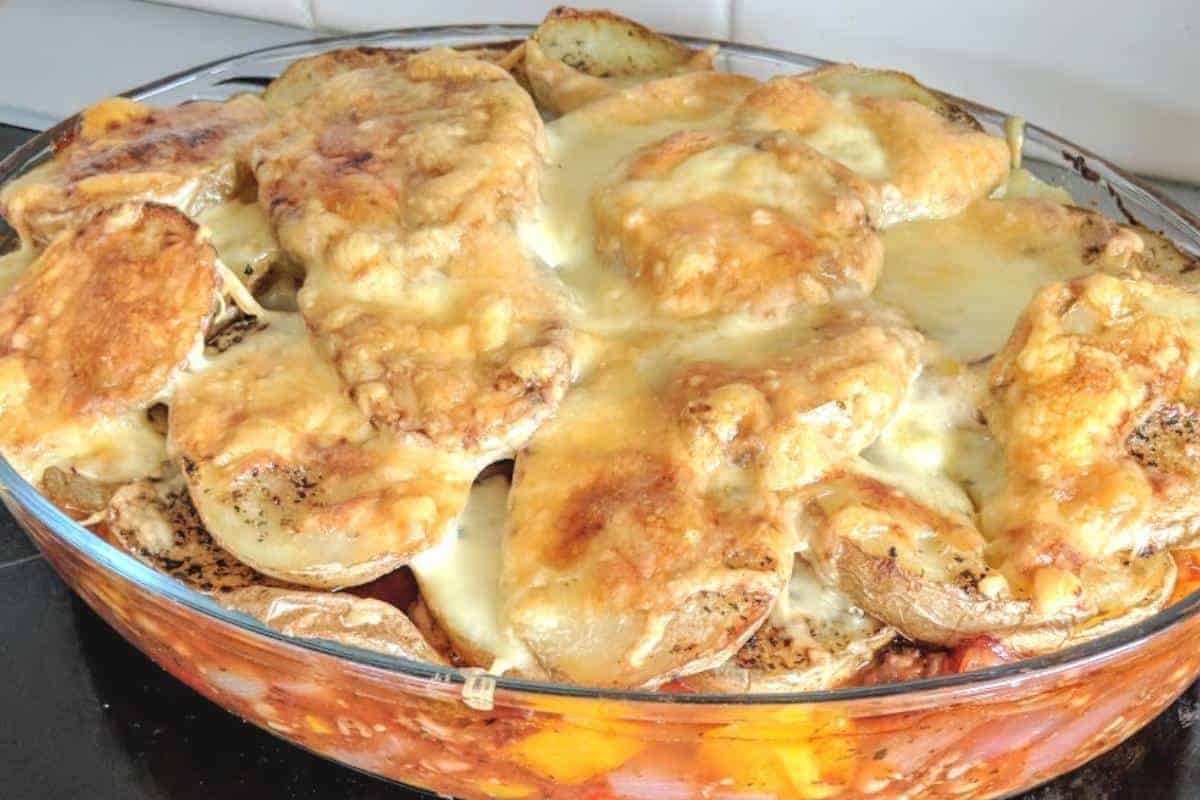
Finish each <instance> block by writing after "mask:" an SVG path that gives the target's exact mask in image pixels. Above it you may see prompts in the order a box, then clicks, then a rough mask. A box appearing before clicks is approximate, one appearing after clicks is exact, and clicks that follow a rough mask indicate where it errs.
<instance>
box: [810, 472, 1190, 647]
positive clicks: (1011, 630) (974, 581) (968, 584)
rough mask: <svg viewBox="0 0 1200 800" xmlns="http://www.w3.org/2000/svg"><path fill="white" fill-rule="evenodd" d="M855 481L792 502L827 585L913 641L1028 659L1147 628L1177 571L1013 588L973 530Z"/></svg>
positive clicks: (1129, 566) (1168, 563) (1136, 569)
mask: <svg viewBox="0 0 1200 800" xmlns="http://www.w3.org/2000/svg"><path fill="white" fill-rule="evenodd" d="M855 470H857V471H851V470H847V471H844V472H841V473H839V474H835V475H832V476H830V477H829V478H827V479H826V480H823V481H821V482H819V483H817V484H815V485H814V486H812V487H809V488H808V489H806V490H805V491H804V492H801V493H798V494H797V495H796V496H795V497H794V498H793V502H794V503H795V505H794V506H793V508H794V509H795V510H796V520H797V526H798V529H799V531H798V532H799V535H800V536H801V538H805V537H807V538H808V539H809V542H810V546H811V548H812V550H811V552H812V554H813V559H814V563H815V564H817V567H818V569H819V570H820V571H821V572H822V573H823V574H824V575H825V576H827V578H828V579H829V580H831V581H832V582H833V583H835V584H836V585H837V586H838V587H839V588H840V589H841V590H842V591H844V592H845V593H846V594H847V596H848V597H850V598H851V599H852V600H853V602H854V603H856V604H857V605H859V606H860V607H862V608H863V609H864V610H865V611H866V612H867V613H869V614H871V615H872V616H875V617H877V618H878V619H880V620H882V621H884V622H886V623H888V624H890V625H892V626H894V627H895V628H896V629H898V630H899V631H900V632H901V633H903V634H904V635H905V636H907V637H909V638H911V639H914V640H917V641H922V642H929V643H932V644H938V645H944V646H954V645H957V644H960V643H962V642H965V641H968V640H970V639H972V638H973V637H976V636H979V635H984V634H986V635H990V636H993V637H995V638H997V639H999V640H1001V641H1003V642H1005V643H1006V644H1008V645H1009V646H1010V647H1012V649H1014V650H1015V651H1016V652H1018V653H1020V654H1022V655H1029V654H1034V653H1039V652H1046V651H1049V650H1054V649H1057V648H1059V647H1061V646H1062V645H1063V643H1064V642H1065V641H1068V640H1070V641H1080V640H1083V639H1085V638H1089V637H1092V636H1097V635H1101V634H1102V633H1103V632H1106V631H1108V630H1111V629H1113V628H1115V627H1119V626H1121V625H1126V624H1130V623H1131V622H1134V621H1137V620H1138V619H1142V618H1143V617H1145V616H1147V615H1149V614H1152V613H1154V612H1155V611H1157V610H1158V609H1160V608H1162V606H1163V605H1164V604H1165V602H1166V600H1167V598H1168V597H1169V596H1170V594H1171V589H1172V588H1173V586H1174V583H1175V566H1174V562H1173V560H1172V559H1171V558H1170V556H1169V555H1167V554H1165V553H1160V554H1157V555H1154V556H1150V557H1147V558H1140V559H1132V558H1128V557H1125V558H1119V559H1114V560H1110V561H1106V562H1094V563H1092V564H1088V565H1085V566H1084V567H1082V568H1081V569H1080V571H1079V575H1078V577H1075V576H1071V575H1068V574H1065V573H1063V574H1051V573H1050V572H1046V573H1044V574H1043V581H1042V584H1041V585H1038V586H1024V585H1022V583H1021V582H1019V581H1017V582H1012V583H1010V581H1009V580H1008V579H1007V577H1006V576H1005V575H1003V574H1002V573H1001V572H1000V571H997V570H995V569H993V568H992V567H991V566H990V565H989V564H988V563H987V560H986V558H985V556H986V553H987V547H988V542H987V541H986V540H985V538H984V537H983V535H982V534H981V533H980V532H979V530H978V529H977V528H976V527H975V525H974V522H973V520H972V519H970V518H969V517H967V516H965V515H963V514H962V513H960V512H958V511H955V510H952V509H946V508H939V507H937V506H936V505H935V504H933V503H931V502H930V501H931V499H932V498H931V497H924V498H920V499H918V498H916V497H914V496H913V495H911V494H909V493H907V492H905V491H902V490H901V489H899V488H897V487H896V486H894V485H892V484H891V483H890V482H888V481H886V480H881V479H880V477H876V475H877V474H878V473H876V475H872V474H870V473H871V472H873V470H871V469H870V467H869V466H868V465H865V464H863V463H861V462H860V463H859V464H858V465H857V466H856V467H855ZM1056 577H1057V578H1059V579H1060V580H1058V581H1057V582H1053V583H1052V582H1051V579H1052V578H1056ZM1114 587H1119V590H1114Z"/></svg>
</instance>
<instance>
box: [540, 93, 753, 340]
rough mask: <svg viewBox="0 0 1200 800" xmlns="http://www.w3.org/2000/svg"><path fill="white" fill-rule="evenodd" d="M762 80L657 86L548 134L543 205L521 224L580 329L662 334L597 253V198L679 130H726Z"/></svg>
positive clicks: (639, 296)
mask: <svg viewBox="0 0 1200 800" xmlns="http://www.w3.org/2000/svg"><path fill="white" fill-rule="evenodd" d="M757 85H758V82H757V81H755V80H753V79H752V78H749V77H747V76H744V75H728V74H721V73H715V72H698V73H692V74H689V75H682V76H678V77H673V78H664V79H661V80H655V81H651V82H649V83H645V84H643V85H641V86H637V87H635V88H631V89H626V90H625V91H623V92H621V93H620V94H618V95H615V96H613V97H610V98H608V99H605V100H603V101H600V102H597V103H593V104H591V105H589V106H587V107H586V108H582V109H580V110H578V111H575V112H572V113H570V114H566V115H564V116H563V117H560V118H559V119H557V120H555V121H554V122H552V123H551V124H550V125H549V126H548V127H547V134H548V138H549V141H550V150H549V156H548V160H549V164H548V167H547V169H546V170H545V173H544V178H543V181H542V187H541V195H542V202H541V204H540V205H539V206H538V207H537V209H536V212H535V213H534V215H533V216H532V217H531V218H530V219H529V220H527V221H525V222H524V223H522V225H521V226H520V233H521V238H522V241H523V242H524V243H525V245H526V247H528V248H529V249H530V250H531V251H532V252H533V253H535V254H536V255H537V257H539V258H540V259H541V260H542V261H544V262H545V263H546V264H547V265H549V266H551V267H553V268H554V269H555V272H556V274H557V275H558V276H559V277H560V278H561V279H562V281H563V283H565V284H566V285H567V287H568V288H569V289H570V290H571V292H572V294H573V295H574V297H575V299H576V301H577V303H578V307H579V308H578V312H577V313H576V314H575V315H574V317H573V320H572V321H573V323H574V325H575V326H576V327H577V328H581V329H584V330H587V331H591V332H595V333H598V334H600V335H603V336H605V337H611V336H613V335H614V334H624V333H630V332H641V331H644V330H646V329H647V328H651V327H660V326H661V325H662V323H663V320H662V319H661V316H662V315H661V314H658V313H657V312H656V311H655V308H654V306H653V304H652V302H651V300H652V298H650V297H649V296H648V295H647V294H646V293H645V292H644V291H641V290H639V288H638V287H637V286H636V285H635V284H634V283H633V282H632V281H631V280H630V279H629V273H628V272H627V271H626V270H624V269H622V268H621V267H620V265H616V264H611V263H609V261H608V260H607V259H603V258H601V257H600V254H599V253H598V252H597V249H596V230H595V228H596V225H595V216H594V214H593V213H592V192H593V191H594V189H595V188H596V187H597V186H598V185H599V184H600V183H602V182H603V181H604V180H606V179H608V178H609V177H610V176H611V175H612V174H613V173H614V172H615V171H616V170H617V169H618V166H619V164H620V162H621V160H622V159H624V158H626V157H627V156H629V155H630V154H631V153H633V152H634V151H636V150H637V149H638V148H640V147H643V146H646V145H649V144H651V143H653V142H655V141H658V140H660V139H663V138H665V137H667V136H670V135H671V134H674V133H678V132H680V131H687V130H696V131H716V130H721V129H724V128H727V127H728V125H729V114H730V112H731V109H732V108H733V106H735V105H736V104H737V103H738V102H739V101H740V100H741V99H742V98H743V97H745V96H746V94H747V93H748V92H750V91H751V90H752V89H753V88H754V87H755V86H757Z"/></svg>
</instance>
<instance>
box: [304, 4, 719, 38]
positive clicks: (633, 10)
mask: <svg viewBox="0 0 1200 800" xmlns="http://www.w3.org/2000/svg"><path fill="white" fill-rule="evenodd" d="M312 4H313V12H314V16H315V18H316V23H317V27H318V28H322V29H327V30H334V31H363V30H372V29H376V28H400V27H407V26H421V25H440V24H445V23H455V22H464V23H466V22H537V21H538V20H540V19H541V18H542V17H544V16H545V15H546V12H547V11H548V10H549V9H550V8H552V7H553V6H556V5H561V4H562V0H560V2H558V3H555V2H548V0H487V2H482V1H481V0H408V2H403V1H402V0H312ZM577 5H579V6H580V7H602V8H608V9H611V10H613V11H616V12H617V13H620V14H626V15H628V16H632V17H634V18H636V19H637V20H638V21H639V22H641V23H643V24H645V25H649V26H651V27H653V28H657V29H659V30H663V31H670V32H672V33H682V34H691V35H694V36H712V37H715V38H726V37H727V36H728V34H729V30H730V17H729V0H688V2H686V3H683V2H654V1H653V0H581V1H580V2H578V3H577Z"/></svg>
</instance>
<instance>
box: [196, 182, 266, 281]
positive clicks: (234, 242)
mask: <svg viewBox="0 0 1200 800" xmlns="http://www.w3.org/2000/svg"><path fill="white" fill-rule="evenodd" d="M196 221H197V222H199V223H200V224H201V225H203V226H204V227H206V228H208V230H209V232H210V234H211V238H210V240H209V241H210V242H211V243H212V246H213V247H214V248H216V251H217V255H218V256H219V257H220V259H221V262H222V263H224V264H225V265H226V266H227V267H229V269H230V270H232V271H233V273H234V274H235V275H237V276H238V278H239V279H240V280H241V281H242V282H243V283H245V284H247V285H249V286H253V285H254V284H256V283H257V282H258V281H259V280H261V279H262V278H263V277H264V276H265V275H266V273H267V271H268V270H269V269H270V267H271V265H272V264H273V263H274V262H275V261H276V260H277V259H278V258H279V245H278V244H276V243H275V237H274V234H272V232H271V222H270V220H269V219H268V218H267V215H266V212H264V211H263V210H262V208H261V206H259V204H258V201H257V200H256V199H254V198H250V199H240V198H239V199H234V200H229V201H227V202H224V203H221V204H219V205H216V206H213V207H212V208H210V209H208V210H207V211H205V212H204V213H203V214H201V215H200V216H198V217H197V218H196Z"/></svg>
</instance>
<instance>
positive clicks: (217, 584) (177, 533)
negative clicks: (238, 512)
mask: <svg viewBox="0 0 1200 800" xmlns="http://www.w3.org/2000/svg"><path fill="white" fill-rule="evenodd" d="M103 528H104V532H105V533H106V534H107V537H108V538H111V539H113V540H114V541H115V542H116V544H118V545H120V546H121V547H122V548H123V549H124V550H125V551H126V552H128V553H129V554H130V555H132V556H133V557H134V558H136V559H138V560H139V561H141V562H143V563H144V564H146V565H147V566H150V567H153V568H154V569H156V570H158V571H159V572H163V573H165V574H167V575H170V576H171V577H172V578H175V579H176V580H178V581H180V582H182V583H185V584H187V585H188V586H190V587H192V588H193V589H196V590H197V591H200V592H204V593H205V594H220V593H223V592H230V591H233V590H234V589H243V588H245V587H247V586H282V585H284V584H281V583H279V582H278V581H275V580H272V579H271V578H268V577H267V576H265V575H263V574H262V573H259V572H256V571H255V570H253V569H251V568H250V567H248V566H246V565H245V564H243V563H242V562H240V561H238V560H237V559H236V558H234V557H233V555H231V554H230V553H229V552H228V551H227V550H225V549H224V548H222V547H221V546H220V545H219V544H217V543H216V542H215V541H213V538H212V536H210V535H209V533H208V531H207V530H205V528H204V522H203V521H201V519H200V515H199V514H197V513H196V508H195V506H193V505H192V499H191V497H189V496H188V489H187V484H186V483H185V482H184V480H183V476H182V475H181V474H179V473H175V474H174V475H172V476H170V477H168V478H164V479H162V480H157V481H148V480H143V481H135V482H133V483H130V484H126V485H125V486H122V487H121V488H120V489H118V490H117V491H116V492H115V493H114V494H113V496H112V498H111V500H110V501H109V503H108V509H107V512H106V515H105V519H104V523H103Z"/></svg>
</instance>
